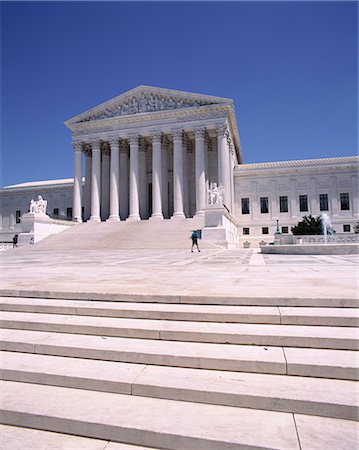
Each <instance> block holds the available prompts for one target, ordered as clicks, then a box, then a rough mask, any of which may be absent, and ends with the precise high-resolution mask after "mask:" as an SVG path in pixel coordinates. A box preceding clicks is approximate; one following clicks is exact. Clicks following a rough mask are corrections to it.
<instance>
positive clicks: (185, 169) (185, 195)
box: [182, 134, 189, 217]
mask: <svg viewBox="0 0 359 450" xmlns="http://www.w3.org/2000/svg"><path fill="white" fill-rule="evenodd" d="M182 148H183V150H182V156H183V211H184V214H185V216H186V217H189V198H188V154H187V151H188V137H187V135H186V134H184V135H183V140H182Z"/></svg>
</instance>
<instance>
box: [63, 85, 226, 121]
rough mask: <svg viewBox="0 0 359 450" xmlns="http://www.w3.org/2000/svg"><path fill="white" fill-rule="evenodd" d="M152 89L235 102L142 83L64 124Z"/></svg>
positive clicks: (174, 94) (223, 101)
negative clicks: (139, 92)
mask: <svg viewBox="0 0 359 450" xmlns="http://www.w3.org/2000/svg"><path fill="white" fill-rule="evenodd" d="M151 89H155V90H158V91H159V92H162V93H164V94H165V93H167V94H170V95H173V96H176V95H178V96H180V95H188V96H191V97H194V98H198V99H204V98H206V99H208V100H213V101H217V102H220V103H232V104H233V100H232V99H230V98H225V97H216V96H214V95H207V94H198V93H194V92H188V91H179V90H176V89H168V88H162V87H158V86H150V85H146V84H140V85H139V86H137V87H135V88H133V89H130V90H129V91H125V92H123V93H122V94H120V95H117V96H116V97H112V98H110V99H108V100H106V101H104V102H102V103H99V104H98V105H97V106H94V107H92V108H90V109H88V110H86V111H84V112H82V113H80V114H77V115H76V116H74V117H71V118H70V119H67V120H66V121H65V122H64V124H65V125H66V126H67V127H69V125H71V124H72V123H74V122H76V121H78V120H81V119H82V118H83V117H84V116H86V115H88V114H94V113H95V112H97V110H98V109H101V108H102V107H104V106H105V105H108V104H111V103H115V102H116V101H118V100H120V99H123V100H125V99H126V98H127V97H130V96H132V95H133V94H134V93H136V92H137V91H140V90H144V91H146V90H151Z"/></svg>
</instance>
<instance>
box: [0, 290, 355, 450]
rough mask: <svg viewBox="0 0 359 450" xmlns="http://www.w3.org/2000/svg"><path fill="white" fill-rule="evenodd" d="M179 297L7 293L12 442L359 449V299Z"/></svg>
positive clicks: (5, 393) (7, 435) (7, 423)
mask: <svg viewBox="0 0 359 450" xmlns="http://www.w3.org/2000/svg"><path fill="white" fill-rule="evenodd" d="M178 299H179V301H181V303H173V301H174V299H171V298H170V297H168V296H163V297H161V296H158V297H157V298H156V301H155V300H154V299H153V301H152V302H143V303H142V302H141V301H139V299H136V300H134V301H129V298H127V297H126V296H120V295H119V296H118V297H117V298H114V296H112V297H111V301H110V300H108V301H98V300H96V299H94V300H91V301H90V300H86V299H82V300H79V299H45V298H41V297H39V298H21V297H2V298H1V309H2V311H3V312H2V317H1V319H2V320H1V324H2V327H3V333H2V340H1V358H2V365H1V367H2V368H1V373H2V377H3V380H4V381H2V423H3V424H4V426H3V428H2V435H3V438H2V439H3V445H2V448H3V449H4V450H17V449H20V448H21V449H22V450H23V449H24V448H26V449H36V450H45V449H46V450H49V449H50V448H51V449H57V448H66V449H70V450H78V449H82V448H84V449H94V450H100V449H102V450H103V449H104V448H106V450H120V449H128V450H130V449H133V450H135V449H140V448H152V449H154V448H155V449H177V450H191V449H193V450H202V449H203V450H212V449H213V450H226V449H232V450H233V449H302V450H313V449H321V450H326V449H330V450H336V449H345V450H350V449H356V448H357V444H358V440H357V439H358V431H359V429H358V424H357V422H356V420H357V419H358V412H359V399H358V385H357V382H356V380H357V378H358V358H357V351H356V350H357V348H358V347H357V345H358V328H357V327H358V321H359V316H358V309H357V308H356V307H355V306H357V304H356V303H355V302H353V301H352V300H351V301H350V300H344V299H340V300H339V299H338V300H335V299H332V300H330V301H327V304H326V306H323V302H319V301H318V302H316V300H315V299H313V300H312V304H311V306H307V307H303V306H299V305H300V304H301V302H300V301H298V302H297V303H296V302H295V301H294V300H293V299H281V301H280V302H279V303H278V305H271V306H263V304H260V303H258V304H255V301H253V302H252V304H251V306H248V305H243V304H242V303H243V301H242V300H241V299H240V298H239V299H238V300H237V301H236V299H235V298H233V297H232V298H230V299H228V298H217V299H216V301H215V303H216V304H209V303H214V302H213V299H212V300H211V301H210V302H209V301H206V299H205V298H204V297H202V298H199V299H197V301H196V300H195V298H194V297H190V298H188V299H187V298H186V297H180V298H178ZM169 302H171V303H169ZM261 303H263V302H261ZM293 305H294V306H293ZM295 305H297V306H295ZM40 430H42V431H40ZM59 433H61V434H59ZM71 435H72V436H71ZM24 442H26V444H25V446H24ZM59 442H61V443H62V445H63V446H62V447H60V446H57V445H59Z"/></svg>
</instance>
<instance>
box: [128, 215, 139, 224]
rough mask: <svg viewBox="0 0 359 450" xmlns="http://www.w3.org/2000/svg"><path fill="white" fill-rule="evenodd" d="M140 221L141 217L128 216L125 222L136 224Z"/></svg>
mask: <svg viewBox="0 0 359 450" xmlns="http://www.w3.org/2000/svg"><path fill="white" fill-rule="evenodd" d="M140 220H141V217H140V216H139V214H130V215H129V216H128V217H127V219H126V221H128V222H138V221H140Z"/></svg>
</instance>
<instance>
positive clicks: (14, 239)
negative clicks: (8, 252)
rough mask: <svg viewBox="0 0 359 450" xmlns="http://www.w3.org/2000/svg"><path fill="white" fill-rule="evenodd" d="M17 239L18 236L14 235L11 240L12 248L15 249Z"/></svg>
mask: <svg viewBox="0 0 359 450" xmlns="http://www.w3.org/2000/svg"><path fill="white" fill-rule="evenodd" d="M18 238H19V235H18V234H15V236H14V237H13V238H12V247H13V248H15V247H17V242H18Z"/></svg>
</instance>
